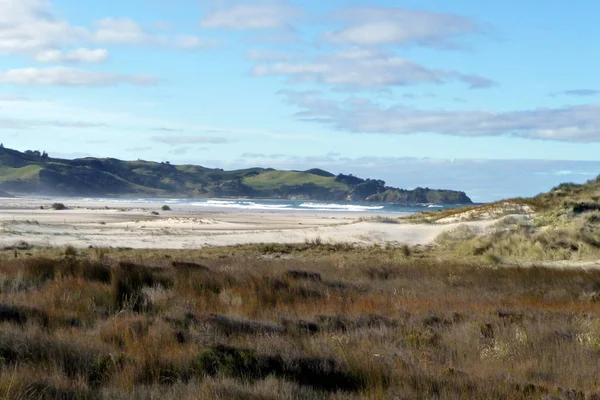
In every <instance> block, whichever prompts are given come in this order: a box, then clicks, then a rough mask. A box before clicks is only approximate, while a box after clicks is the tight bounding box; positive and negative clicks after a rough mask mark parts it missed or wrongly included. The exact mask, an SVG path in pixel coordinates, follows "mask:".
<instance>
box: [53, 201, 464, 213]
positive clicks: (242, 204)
mask: <svg viewBox="0 0 600 400" xmlns="http://www.w3.org/2000/svg"><path fill="white" fill-rule="evenodd" d="M53 200H58V199H53ZM68 200H69V199H64V201H68ZM70 200H75V201H82V202H90V203H91V202H94V203H97V202H102V201H110V202H123V203H135V204H140V205H164V204H166V205H169V206H171V207H174V206H178V205H180V206H186V207H191V208H198V210H203V211H208V210H219V209H233V210H254V211H261V210H263V211H274V212H278V211H279V212H286V211H294V212H299V211H305V212H350V213H351V212H356V213H373V214H377V213H381V214H390V213H397V214H413V213H417V212H420V211H431V210H443V209H445V208H456V207H460V205H458V204H445V205H433V204H420V205H414V206H402V205H397V204H389V203H363V202H321V201H296V200H257V199H252V200H250V199H228V200H224V199H202V200H200V199H179V198H172V199H157V198H137V199H134V198H110V199H107V198H72V199H70Z"/></svg>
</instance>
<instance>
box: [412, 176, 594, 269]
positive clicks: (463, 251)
mask: <svg viewBox="0 0 600 400" xmlns="http://www.w3.org/2000/svg"><path fill="white" fill-rule="evenodd" d="M474 220H497V222H496V223H495V224H494V225H493V226H492V229H489V230H486V231H483V232H482V231H477V230H472V229H469V228H468V227H467V226H466V225H464V226H462V227H461V229H457V230H456V231H454V232H450V233H446V234H443V235H441V236H440V237H438V238H437V243H438V244H439V245H440V251H441V252H442V254H443V256H444V257H448V256H451V255H454V256H457V257H459V258H460V259H467V258H470V257H473V258H475V259H481V258H482V259H483V260H484V261H485V262H487V263H492V264H500V263H504V264H511V265H512V264H519V265H520V264H523V263H524V262H525V263H535V264H536V265H540V264H541V263H543V262H548V263H567V264H558V265H571V266H572V265H580V264H577V263H582V262H590V261H593V262H594V263H596V264H595V265H597V260H599V259H600V176H599V177H598V178H596V179H593V180H590V181H588V182H586V183H584V184H574V183H564V184H562V185H559V186H557V187H555V188H553V189H552V190H550V191H549V192H547V193H542V194H539V195H537V196H535V197H532V198H519V199H509V200H503V201H500V202H496V203H490V204H485V205H481V206H471V207H464V208H456V209H451V210H450V209H447V210H441V211H435V212H424V213H419V214H415V215H411V216H408V217H406V218H405V221H406V222H424V223H438V224H444V223H457V222H468V221H474ZM551 265H557V264H551Z"/></svg>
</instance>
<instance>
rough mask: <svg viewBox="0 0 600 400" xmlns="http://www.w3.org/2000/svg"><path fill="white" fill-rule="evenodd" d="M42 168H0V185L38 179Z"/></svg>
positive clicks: (35, 166) (29, 166)
mask: <svg viewBox="0 0 600 400" xmlns="http://www.w3.org/2000/svg"><path fill="white" fill-rule="evenodd" d="M41 169H42V168H41V167H39V166H37V165H28V166H26V167H22V168H10V167H0V183H2V182H5V181H10V180H16V179H22V180H28V179H34V178H37V177H38V175H39V173H40V170H41Z"/></svg>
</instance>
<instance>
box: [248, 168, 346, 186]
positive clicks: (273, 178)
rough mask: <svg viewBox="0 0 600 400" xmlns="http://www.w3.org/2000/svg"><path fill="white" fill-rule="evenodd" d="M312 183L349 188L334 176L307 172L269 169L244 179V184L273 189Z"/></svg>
mask: <svg viewBox="0 0 600 400" xmlns="http://www.w3.org/2000/svg"><path fill="white" fill-rule="evenodd" d="M311 183H312V184H314V185H317V186H320V187H324V188H328V189H339V190H348V186H347V185H345V184H343V183H341V182H336V181H335V178H334V177H328V176H319V175H314V174H310V173H307V172H294V171H268V172H264V173H262V174H260V175H256V176H252V177H248V178H245V179H244V184H246V185H248V186H250V187H252V188H254V189H257V190H273V189H275V188H278V187H281V186H300V185H305V184H311Z"/></svg>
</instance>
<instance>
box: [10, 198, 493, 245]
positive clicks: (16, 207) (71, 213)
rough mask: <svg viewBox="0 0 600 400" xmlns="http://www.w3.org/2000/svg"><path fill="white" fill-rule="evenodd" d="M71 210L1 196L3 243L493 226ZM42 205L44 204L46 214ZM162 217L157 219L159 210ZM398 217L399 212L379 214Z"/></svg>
mask: <svg viewBox="0 0 600 400" xmlns="http://www.w3.org/2000/svg"><path fill="white" fill-rule="evenodd" d="M65 204H66V205H67V207H68V209H67V210H62V211H56V210H52V209H50V205H51V202H49V201H48V200H38V199H24V198H19V199H0V246H2V247H6V246H10V245H12V244H15V243H18V242H21V241H24V242H27V243H29V244H31V245H36V246H47V247H54V246H66V245H72V246H75V247H80V248H81V247H89V246H94V247H126V248H154V249H156V248H161V249H193V248H200V247H207V246H230V245H236V244H252V243H302V242H305V241H307V240H315V239H317V238H320V239H321V240H322V241H323V242H344V243H353V244H356V245H373V244H387V243H391V244H409V245H426V244H429V243H432V242H433V241H434V239H435V238H436V237H437V236H438V235H439V234H440V233H442V232H444V231H448V230H452V229H455V228H456V227H457V226H459V225H469V226H473V227H476V228H479V229H481V230H484V229H486V228H487V227H488V226H489V225H490V224H492V223H493V221H476V222H468V223H460V224H459V223H455V224H408V223H400V224H391V223H382V222H375V221H361V218H372V217H373V216H374V215H373V214H370V213H360V212H359V213H354V212H334V211H332V212H314V211H295V212H290V211H285V212H282V211H270V210H269V211H261V210H256V211H249V210H232V209H210V210H208V209H201V210H198V209H197V208H194V207H193V206H173V207H172V208H173V210H172V211H162V210H161V209H160V205H159V204H151V205H150V204H143V205H140V204H136V203H124V202H114V201H113V202H111V201H110V200H106V201H104V200H98V201H85V202H83V201H68V200H67V201H65ZM40 207H44V209H41V208H40ZM153 211H154V212H158V213H159V215H152V212H153ZM378 215H383V216H388V217H394V218H395V217H397V216H398V215H397V214H388V215H385V214H378Z"/></svg>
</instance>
